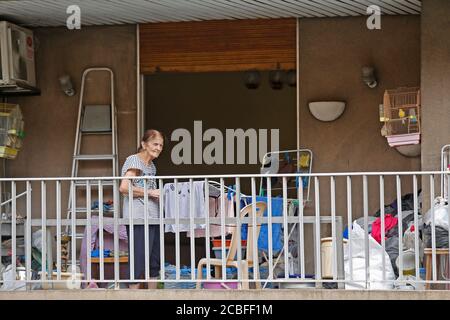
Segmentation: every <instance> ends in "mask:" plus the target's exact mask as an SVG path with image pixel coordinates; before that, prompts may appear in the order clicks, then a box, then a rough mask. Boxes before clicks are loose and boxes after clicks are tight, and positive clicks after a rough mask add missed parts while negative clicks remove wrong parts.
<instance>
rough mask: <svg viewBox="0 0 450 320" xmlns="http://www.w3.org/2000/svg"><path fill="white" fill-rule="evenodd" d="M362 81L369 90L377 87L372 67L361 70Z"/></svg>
mask: <svg viewBox="0 0 450 320" xmlns="http://www.w3.org/2000/svg"><path fill="white" fill-rule="evenodd" d="M362 80H363V82H364V83H365V84H367V86H368V87H369V88H371V89H373V88H375V87H376V86H377V85H378V81H377V78H376V76H375V69H374V67H363V68H362Z"/></svg>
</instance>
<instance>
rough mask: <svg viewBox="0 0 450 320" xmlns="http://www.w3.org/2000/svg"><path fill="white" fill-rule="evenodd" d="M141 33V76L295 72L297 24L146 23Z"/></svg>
mask: <svg viewBox="0 0 450 320" xmlns="http://www.w3.org/2000/svg"><path fill="white" fill-rule="evenodd" d="M139 30H140V34H139V37H140V69H141V72H142V73H144V74H148V73H153V72H157V71H168V72H214V71H244V70H249V69H258V70H272V69H275V68H276V67H277V65H279V66H280V68H281V69H294V68H295V60H296V59H295V55H296V39H295V37H296V21H295V19H255V20H215V21H195V22H168V23H148V24H141V25H140V26H139Z"/></svg>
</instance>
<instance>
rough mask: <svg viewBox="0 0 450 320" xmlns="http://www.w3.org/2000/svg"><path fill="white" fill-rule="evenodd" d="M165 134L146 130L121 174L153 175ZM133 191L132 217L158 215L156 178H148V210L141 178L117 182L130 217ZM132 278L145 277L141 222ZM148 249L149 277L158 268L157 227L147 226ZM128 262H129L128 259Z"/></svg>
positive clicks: (126, 215)
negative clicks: (155, 161)
mask: <svg viewBox="0 0 450 320" xmlns="http://www.w3.org/2000/svg"><path fill="white" fill-rule="evenodd" d="M163 144H164V137H163V134H162V133H161V132H159V131H157V130H153V129H150V130H146V131H145V133H144V136H143V137H142V140H141V146H140V148H139V150H138V153H136V154H133V155H131V156H129V157H128V158H127V159H126V160H125V163H124V165H123V167H122V176H124V177H138V176H155V175H156V167H155V165H154V164H153V160H154V159H156V158H158V156H159V154H160V153H161V151H162V149H163ZM130 186H131V188H132V194H133V218H137V219H143V218H144V217H145V215H147V217H149V218H159V190H158V189H157V184H156V180H155V179H148V180H147V189H148V192H147V194H148V201H147V212H145V207H144V203H145V202H144V179H133V180H128V179H124V180H122V181H121V183H120V188H119V191H120V193H122V194H123V195H124V202H123V217H124V218H129V217H130V212H129V201H130V199H129V188H130ZM133 229H134V233H133V234H134V241H133V242H134V278H135V279H145V229H144V225H135V226H134V228H133ZM127 234H128V239H129V241H128V252H130V253H129V255H128V256H129V261H131V249H130V247H131V245H130V244H131V241H130V227H129V226H127ZM148 248H149V254H148V257H149V260H150V261H149V266H150V270H149V271H150V277H151V278H152V279H156V277H158V275H159V271H160V249H159V226H158V225H149V226H148ZM129 263H130V262H129ZM129 287H130V288H131V289H140V288H142V287H143V283H134V284H130V285H129ZM147 288H148V289H154V288H156V282H150V283H148V284H147Z"/></svg>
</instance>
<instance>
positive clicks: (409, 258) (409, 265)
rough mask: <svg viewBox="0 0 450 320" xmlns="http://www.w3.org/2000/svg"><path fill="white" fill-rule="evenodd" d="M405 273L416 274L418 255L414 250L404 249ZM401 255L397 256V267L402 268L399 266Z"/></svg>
mask: <svg viewBox="0 0 450 320" xmlns="http://www.w3.org/2000/svg"><path fill="white" fill-rule="evenodd" d="M402 256H403V275H405V276H406V275H411V276H413V275H414V276H415V275H416V256H415V253H414V250H412V249H408V250H406V251H403V255H402ZM399 261H400V256H398V257H397V259H396V260H395V264H396V265H397V268H400V266H399Z"/></svg>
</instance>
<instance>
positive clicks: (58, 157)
mask: <svg viewBox="0 0 450 320" xmlns="http://www.w3.org/2000/svg"><path fill="white" fill-rule="evenodd" d="M425 3H426V2H425ZM425 9H427V7H425ZM425 13H426V11H425ZM431 31H432V30H430V32H431ZM36 36H37V38H38V40H39V49H38V52H37V55H36V59H37V75H38V83H39V86H40V88H41V90H42V94H41V96H39V97H24V98H20V99H16V101H18V102H19V103H20V105H21V107H22V110H23V113H24V117H25V130H26V134H27V136H26V138H25V140H24V147H23V150H22V151H21V152H20V154H19V156H18V158H17V159H16V160H13V161H8V164H7V176H9V177H39V176H69V175H70V168H71V159H72V152H73V141H74V134H75V126H76V116H77V103H78V98H79V96H78V94H77V95H76V96H75V97H67V96H65V95H64V94H63V93H62V92H61V90H60V88H59V84H58V76H60V75H61V74H63V73H68V74H70V75H71V76H72V79H73V81H74V83H75V87H76V89H77V93H79V89H80V79H81V73H82V71H83V69H85V68H87V67H92V66H108V67H111V68H112V69H113V70H114V72H115V75H116V86H115V89H116V99H117V108H118V111H119V124H118V127H119V154H120V164H122V163H123V160H124V158H125V157H126V156H127V155H128V154H130V153H133V152H134V151H135V136H136V120H135V119H136V52H135V40H136V39H135V28H134V27H133V26H118V27H92V28H83V29H82V30H81V31H68V30H66V29H63V28H46V29H39V30H37V31H36ZM443 46H444V45H443ZM444 48H445V46H444ZM423 54H425V51H423ZM299 58H300V69H299V70H300V83H299V85H300V126H301V133H300V141H301V146H302V147H308V148H310V149H312V150H313V152H314V164H313V171H314V172H336V171H337V172H346V171H381V170H382V171H391V170H392V171H407V170H420V158H406V157H404V156H402V155H400V154H399V153H397V151H395V150H394V149H392V148H390V147H389V146H388V145H387V143H386V140H385V138H383V137H382V136H381V135H380V128H381V124H380V123H379V121H378V105H379V104H380V103H381V102H382V97H383V92H384V90H385V89H388V88H395V87H398V86H413V85H418V84H419V83H420V18H419V17H414V16H407V17H401V16H398V17H385V16H383V17H382V30H380V31H369V30H367V29H366V27H365V18H333V19H328V18H327V19H304V20H301V22H300V57H299ZM364 65H373V66H375V67H376V69H377V73H378V78H379V86H378V87H377V88H376V89H369V88H368V87H367V86H365V85H364V84H363V83H362V81H361V67H362V66H364ZM211 76H213V75H211ZM157 77H159V79H158V78H157ZM183 77H187V78H189V77H191V78H190V79H188V80H189V81H188V83H189V87H184V86H179V84H181V83H182V80H183V79H182V78H183ZM196 77H197V76H194V75H173V77H172V78H171V77H170V75H169V74H161V75H159V76H155V78H154V79H158V81H154V82H148V81H147V84H146V85H147V96H146V98H147V99H146V100H147V101H146V103H147V110H146V111H147V126H155V127H158V128H160V129H161V130H163V131H164V132H165V133H166V134H169V133H170V132H171V130H173V129H174V128H178V127H184V128H188V129H190V128H192V125H193V122H192V121H193V120H204V127H205V128H206V127H208V128H210V127H217V128H219V129H222V128H239V127H241V128H249V127H253V128H280V130H281V131H280V133H281V141H280V147H281V148H283V149H288V148H293V147H295V145H296V137H295V135H296V132H295V117H296V111H295V90H294V89H292V88H289V87H286V88H284V89H283V90H282V91H279V92H277V91H273V90H271V89H267V87H268V85H267V79H266V78H263V83H262V87H261V88H260V89H259V90H256V91H253V92H252V91H248V90H247V89H245V88H244V87H243V85H242V77H241V76H240V75H237V74H234V75H233V74H232V73H231V74H223V77H222V76H220V77H216V79H217V81H219V83H213V82H211V81H210V80H208V78H206V83H205V80H201V79H200V80H199V79H198V78H196ZM227 81H228V82H227ZM91 82H92V81H91ZM230 84H235V85H236V86H233V85H230ZM264 88H266V89H264ZM195 90H197V91H195ZM192 91H195V92H198V93H197V94H198V95H197V96H196V97H197V98H195V99H199V100H194V98H192V99H193V100H189V99H186V98H184V99H182V98H183V97H189V95H188V94H189V93H190V94H192V93H193V92H192ZM94 93H96V92H94ZM183 93H184V94H185V95H184V96H183ZM202 93H203V94H202ZM219 94H223V96H218V95H219ZM246 95H247V96H246ZM251 95H253V96H251ZM92 98H94V99H93V100H97V99H96V98H98V96H97V97H96V95H95V94H94V96H92ZM424 98H426V96H425V97H424ZM329 99H337V100H345V101H346V102H347V109H346V111H345V112H344V114H343V115H342V116H341V117H340V118H339V119H338V120H336V121H334V122H330V123H323V122H319V121H318V120H316V119H314V118H313V117H312V116H311V114H310V113H309V111H308V108H307V103H308V102H309V101H316V100H329ZM230 101H231V102H230ZM97 102H98V101H97ZM224 109H225V112H224ZM226 111H229V112H226ZM424 121H426V119H424ZM425 125H426V124H425V123H424V126H425ZM424 139H426V136H425V138H424ZM425 141H426V140H425ZM93 146H95V148H97V146H102V147H103V146H105V143H102V142H91V144H90V147H89V146H88V149H90V150H92V147H93ZM166 151H170V150H169V149H168V148H166ZM169 155H170V154H169V152H165V153H164V155H163V156H162V157H161V159H160V161H159V162H158V169H159V173H161V174H179V173H211V171H210V168H212V167H205V166H192V167H191V168H181V167H178V168H177V167H173V166H171V165H170V163H169V162H168V160H169V159H168V158H167V157H168V156H169ZM164 157H166V158H164ZM222 168H223V170H222ZM228 170H232V171H228ZM213 171H214V172H217V173H219V172H220V173H231V172H248V173H252V172H254V173H257V172H259V166H252V167H233V168H231V169H228V168H224V167H221V168H220V169H218V168H217V167H216V168H214V170H213ZM98 172H99V171H97V168H91V169H90V170H87V171H85V173H86V175H95V174H96V173H98ZM321 182H322V181H321ZM369 182H370V183H369V190H370V191H371V192H374V193H375V194H376V196H375V197H373V199H374V200H373V201H371V202H370V203H369V214H373V213H374V211H375V210H377V209H378V207H379V204H378V200H377V198H378V196H377V195H378V191H377V190H378V189H377V188H378V185H377V181H369ZM404 183H405V184H406V183H408V182H407V181H405V182H404ZM388 185H391V186H393V180H392V181H390V182H386V186H387V188H386V203H390V202H391V201H392V200H393V199H394V196H395V195H394V193H392V191H393V189H392V188H390V187H389V186H388ZM328 186H329V181H325V180H323V182H322V183H321V197H322V203H321V208H322V214H328V213H329V211H330V209H329V208H330V205H329V191H328V188H329V187H328ZM48 188H50V189H49V190H54V185H49V186H48ZM344 188H345V184H344V181H343V180H342V181H339V180H338V184H337V197H338V199H339V200H338V203H337V213H338V214H340V215H345V214H346V203H345V199H346V198H345V193H344V191H345V190H344ZM361 188H362V187H361V181H360V180H358V181H354V187H353V196H354V207H353V209H354V212H353V216H354V217H359V216H361V215H362V191H361ZM34 190H35V191H36V192H39V191H40V188H39V186H35V187H34ZM409 190H411V186H410V183H408V186H406V185H405V186H404V191H403V193H406V192H408V191H409ZM67 194H68V192H67V189H65V190H63V195H64V196H67ZM38 197H39V194H38V193H37V194H36V196H35V197H34V198H33V208H34V209H35V212H36V214H37V215H39V214H40V199H39V198H38ZM47 199H48V201H49V206H50V209H49V210H48V212H47V215H48V216H54V211H53V210H52V208H53V207H54V199H55V198H54V192H53V191H48V192H47ZM62 203H63V208H64V207H65V203H67V202H66V198H65V197H63V202H62ZM310 208H312V206H310ZM64 214H65V213H64ZM326 232H328V231H327V230H325V233H326Z"/></svg>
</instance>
